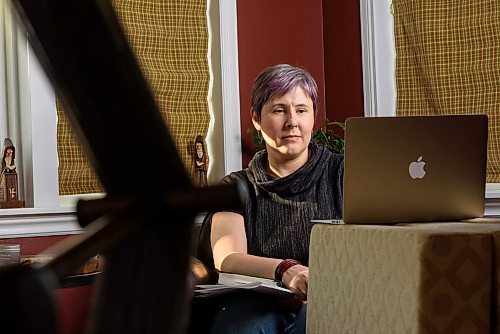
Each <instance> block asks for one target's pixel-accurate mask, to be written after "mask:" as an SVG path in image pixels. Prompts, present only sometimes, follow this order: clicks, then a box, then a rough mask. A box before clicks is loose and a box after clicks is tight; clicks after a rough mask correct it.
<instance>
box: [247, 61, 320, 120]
mask: <svg viewBox="0 0 500 334" xmlns="http://www.w3.org/2000/svg"><path fill="white" fill-rule="evenodd" d="M297 86H299V87H301V88H302V89H303V90H304V92H305V93H306V94H307V95H308V96H309V98H310V99H311V100H312V103H313V110H314V117H316V114H317V113H318V85H317V84H316V81H315V80H314V78H313V77H312V76H311V74H309V72H307V71H306V70H305V69H303V68H301V67H295V66H291V65H288V64H279V65H274V66H271V67H268V68H266V69H265V70H264V71H263V72H262V73H261V74H259V76H258V77H257V78H256V79H255V82H254V84H253V89H252V108H253V110H254V112H255V113H256V114H257V117H258V119H260V116H261V114H262V107H263V106H264V104H266V103H267V101H269V100H270V99H273V98H275V97H280V96H283V95H285V94H286V93H288V92H289V91H290V90H291V89H293V88H295V87H297Z"/></svg>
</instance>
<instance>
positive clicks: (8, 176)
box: [0, 138, 24, 208]
mask: <svg viewBox="0 0 500 334" xmlns="http://www.w3.org/2000/svg"><path fill="white" fill-rule="evenodd" d="M3 146H4V149H3V157H2V173H1V176H0V185H1V188H2V198H1V201H0V208H22V207H24V201H20V200H19V188H18V182H17V171H16V164H15V159H16V148H15V147H14V144H12V140H10V138H5V140H4V142H3Z"/></svg>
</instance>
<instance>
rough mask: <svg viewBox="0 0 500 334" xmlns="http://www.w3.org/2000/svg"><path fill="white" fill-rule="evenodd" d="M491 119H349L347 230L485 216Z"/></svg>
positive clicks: (439, 117) (345, 210)
mask: <svg viewBox="0 0 500 334" xmlns="http://www.w3.org/2000/svg"><path fill="white" fill-rule="evenodd" d="M487 139H488V118H487V116H486V115H453V116H415V117H413V116H412V117H359V118H358V117H356V118H350V119H348V120H347V121H346V132H345V143H346V146H345V171H344V173H345V174H344V217H343V222H344V223H345V224H383V223H395V222H420V221H422V222H423V221H447V220H459V219H466V218H475V217H482V216H483V214H484V196H485V182H486V156H487Z"/></svg>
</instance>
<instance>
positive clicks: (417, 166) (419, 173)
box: [408, 156, 425, 179]
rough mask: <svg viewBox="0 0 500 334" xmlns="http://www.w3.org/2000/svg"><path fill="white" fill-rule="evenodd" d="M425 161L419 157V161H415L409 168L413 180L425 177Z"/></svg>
mask: <svg viewBox="0 0 500 334" xmlns="http://www.w3.org/2000/svg"><path fill="white" fill-rule="evenodd" d="M424 167H425V161H422V156H420V157H418V159H417V161H413V162H412V163H410V165H409V166H408V172H409V173H410V177H411V178H412V179H421V178H423V177H424V176H425V170H424Z"/></svg>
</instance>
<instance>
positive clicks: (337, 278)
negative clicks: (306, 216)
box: [307, 222, 500, 334]
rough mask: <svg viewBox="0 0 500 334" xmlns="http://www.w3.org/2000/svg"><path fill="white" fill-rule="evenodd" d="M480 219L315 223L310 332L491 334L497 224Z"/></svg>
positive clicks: (309, 300) (312, 238)
mask: <svg viewBox="0 0 500 334" xmlns="http://www.w3.org/2000/svg"><path fill="white" fill-rule="evenodd" d="M479 225H481V224H463V223H449V222H448V223H440V224H423V223H419V224H414V225H413V226H411V225H408V226H407V227H402V226H387V225H385V226H382V225H337V226H332V225H327V224H316V225H315V226H314V227H313V230H312V234H311V248H310V262H309V290H308V296H307V297H308V298H307V300H308V309H307V329H308V333H373V334H375V333H496V332H497V330H496V329H497V328H498V323H497V322H496V320H495V319H496V315H495V313H494V312H496V307H495V306H494V304H497V301H496V298H497V295H496V291H495V290H492V280H494V279H495V275H496V274H495V266H498V263H495V261H498V259H496V254H497V251H496V250H495V248H496V247H497V246H496V245H495V244H496V242H497V241H498V235H499V233H500V225H498V224H484V225H483V226H479ZM486 225H488V226H486ZM495 259H496V260H495ZM495 282H496V281H495ZM495 286H496V284H495ZM332 315H334V316H332Z"/></svg>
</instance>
